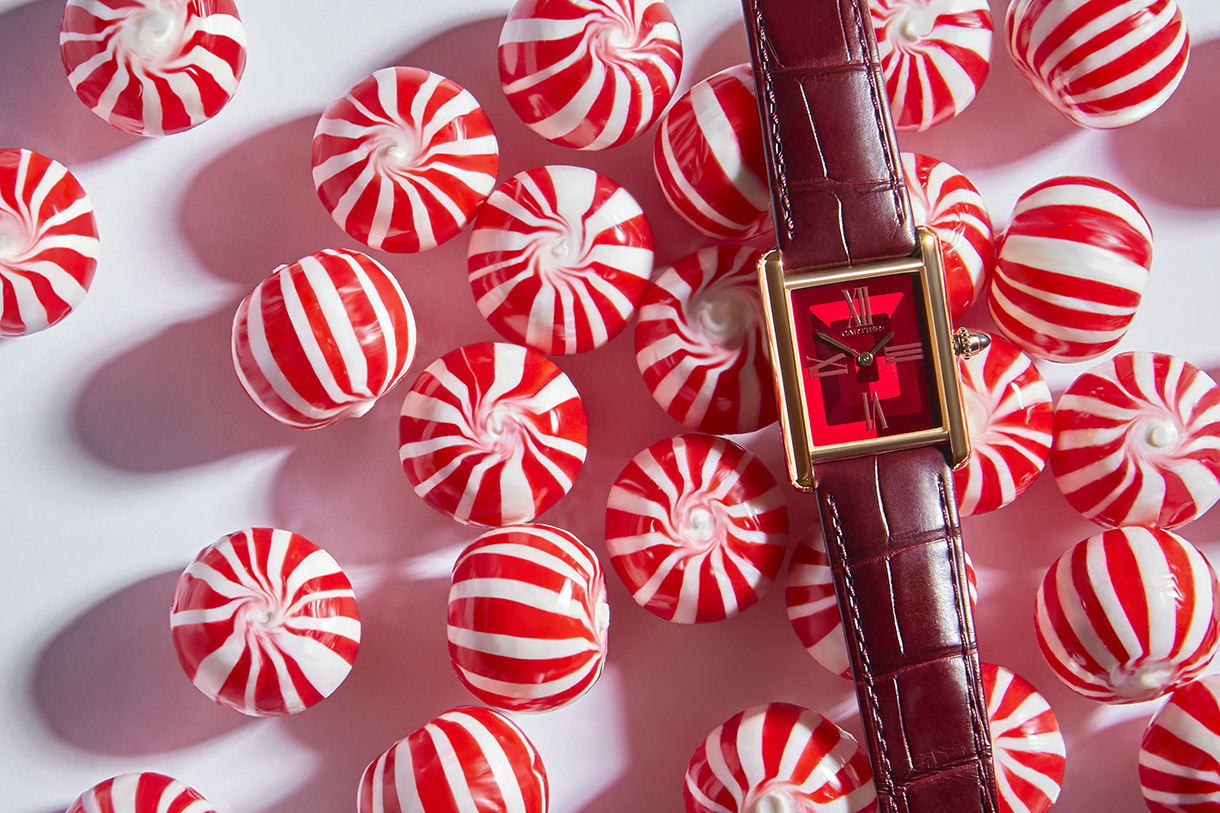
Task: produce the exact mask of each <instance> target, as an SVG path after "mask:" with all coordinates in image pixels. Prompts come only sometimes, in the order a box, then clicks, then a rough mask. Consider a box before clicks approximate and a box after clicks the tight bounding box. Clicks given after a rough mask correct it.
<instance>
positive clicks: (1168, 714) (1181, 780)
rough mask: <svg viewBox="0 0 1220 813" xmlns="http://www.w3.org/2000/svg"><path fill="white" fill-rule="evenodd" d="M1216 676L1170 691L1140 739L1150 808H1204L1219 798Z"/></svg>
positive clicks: (1180, 812)
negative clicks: (1170, 693) (1166, 700)
mask: <svg viewBox="0 0 1220 813" xmlns="http://www.w3.org/2000/svg"><path fill="white" fill-rule="evenodd" d="M1217 731H1220V675H1208V676H1207V677H1202V678H1199V679H1198V680H1196V681H1194V682H1193V683H1188V684H1186V685H1185V686H1183V687H1182V688H1180V689H1178V690H1177V691H1175V692H1174V693H1173V694H1172V695H1170V697H1169V701H1168V702H1167V703H1165V705H1164V706H1162V707H1161V709H1160V711H1158V712H1157V713H1156V715H1155V716H1154V717H1153V718H1152V721H1151V722H1150V723H1149V724H1148V728H1147V729H1146V730H1145V731H1144V736H1143V739H1142V740H1141V741H1140V750H1139V773H1140V791H1141V792H1142V793H1143V795H1144V802H1145V803H1146V804H1147V805H1148V809H1149V810H1151V811H1152V813H1204V812H1205V811H1209V810H1214V809H1215V806H1216V799H1217V798H1220V742H1218V741H1217V739H1216V732H1217Z"/></svg>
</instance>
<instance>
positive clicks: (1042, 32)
mask: <svg viewBox="0 0 1220 813" xmlns="http://www.w3.org/2000/svg"><path fill="white" fill-rule="evenodd" d="M1007 26H1008V52H1009V53H1010V54H1011V55H1012V58H1013V61H1014V62H1015V63H1016V64H1017V67H1018V68H1019V69H1020V70H1021V73H1022V74H1024V76H1025V78H1026V79H1028V80H1029V82H1030V84H1032V85H1033V86H1034V89H1035V90H1037V91H1038V93H1040V94H1042V96H1043V98H1045V99H1046V100H1047V101H1048V102H1050V103H1051V105H1053V106H1054V107H1055V109H1056V110H1058V111H1059V112H1061V113H1063V114H1064V115H1065V116H1067V117H1068V118H1069V119H1071V120H1072V121H1074V122H1076V123H1077V124H1080V125H1083V126H1086V127H1098V128H1114V127H1124V126H1126V125H1128V124H1132V123H1134V122H1137V121H1139V120H1140V119H1142V118H1144V117H1145V116H1147V115H1148V114H1149V113H1152V112H1153V111H1154V110H1156V109H1157V108H1158V107H1160V106H1161V105H1162V104H1164V103H1165V101H1166V100H1167V99H1168V98H1169V97H1170V95H1171V94H1172V93H1173V92H1174V90H1175V89H1176V88H1177V86H1178V83H1179V82H1181V81H1182V75H1183V74H1184V73H1185V72H1186V63H1187V60H1188V59H1189V56H1190V35H1189V33H1188V32H1187V30H1186V23H1185V22H1184V21H1183V19H1182V12H1181V11H1179V10H1178V6H1177V3H1175V2H1174V0H1114V1H1113V2H1106V3H1097V2H1091V1H1090V0H1013V2H1012V3H1011V4H1010V5H1009V6H1008V22H1007Z"/></svg>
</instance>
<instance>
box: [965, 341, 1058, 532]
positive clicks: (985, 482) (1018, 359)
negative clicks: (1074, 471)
mask: <svg viewBox="0 0 1220 813" xmlns="http://www.w3.org/2000/svg"><path fill="white" fill-rule="evenodd" d="M958 369H959V370H960V371H961V376H962V398H963V400H964V401H965V404H966V424H967V426H968V427H969V429H970V460H969V461H968V462H967V464H966V465H965V466H963V467H961V468H959V469H955V470H954V472H953V491H954V494H955V495H956V497H957V505H958V511H959V512H960V513H961V515H962V516H972V515H974V514H983V513H986V512H988V511H994V510H996V509H997V508H1002V507H1003V506H1005V505H1008V504H1009V503H1010V502H1012V501H1013V500H1015V499H1016V498H1017V497H1019V496H1020V495H1021V494H1022V493H1024V491H1025V489H1027V488H1029V487H1030V486H1031V485H1033V482H1034V480H1036V479H1038V475H1039V474H1041V473H1042V470H1043V469H1044V468H1046V461H1047V458H1048V457H1049V456H1050V453H1051V426H1052V424H1053V422H1054V407H1053V406H1052V405H1051V390H1050V387H1048V386H1047V385H1046V380H1045V379H1043V377H1042V374H1041V373H1040V372H1038V368H1037V367H1035V366H1034V362H1033V359H1031V358H1030V357H1029V356H1027V355H1025V354H1024V353H1022V352H1021V351H1020V350H1018V349H1017V347H1016V346H1015V345H1013V344H1012V343H1011V342H1009V341H1007V340H1005V339H1003V338H1000V337H999V336H995V337H993V338H992V339H991V344H990V346H988V347H987V348H986V349H985V350H983V351H982V352H981V353H978V354H977V355H975V356H973V357H971V358H970V359H966V360H961V361H959V362H958Z"/></svg>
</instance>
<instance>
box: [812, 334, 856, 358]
mask: <svg viewBox="0 0 1220 813" xmlns="http://www.w3.org/2000/svg"><path fill="white" fill-rule="evenodd" d="M814 335H816V336H817V337H818V338H819V339H821V340H822V341H824V342H826V343H827V344H829V345H831V346H832V347H837V348H839V349H840V350H842V351H843V352H845V353H850V354H851V357H852V358H854V359H855V360H856V363H857V364H859V363H860V353H859V352H858V351H857V350H856V349H855V348H852V347H848V346H847V345H845V344H843V342H841V341H839V340H838V339H836V338H834V337H833V336H828V335H826V334H825V333H816V334H814Z"/></svg>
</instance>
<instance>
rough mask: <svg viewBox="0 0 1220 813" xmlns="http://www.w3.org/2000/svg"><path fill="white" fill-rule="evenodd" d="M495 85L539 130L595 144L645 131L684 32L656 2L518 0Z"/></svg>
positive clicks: (672, 76)
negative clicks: (498, 86) (679, 30)
mask: <svg viewBox="0 0 1220 813" xmlns="http://www.w3.org/2000/svg"><path fill="white" fill-rule="evenodd" d="M499 62H500V84H501V85H502V86H503V88H504V95H505V96H507V97H508V103H509V104H510V105H512V108H513V110H514V111H515V112H516V114H517V115H518V116H520V117H521V120H522V121H524V122H525V123H526V124H527V125H528V126H529V128H530V129H531V130H533V131H534V132H536V133H537V134H538V135H540V136H542V137H543V138H545V139H547V140H548V141H552V142H554V143H556V144H561V145H563V146H565V147H575V148H576V149H581V150H603V149H606V148H608V147H616V146H618V145H620V144H623V143H626V142H627V141H630V140H631V139H633V138H635V137H636V136H638V135H639V134H640V133H642V132H644V131H645V130H647V129H648V128H649V127H651V126H652V123H653V122H654V121H656V119H657V117H658V116H660V115H661V111H663V110H664V109H665V106H666V105H667V104H669V100H670V99H671V98H673V95H674V88H675V87H676V86H677V84H678V77H679V76H680V75H681V74H682V39H681V37H680V36H679V34H678V26H677V24H676V23H675V22H674V18H673V15H672V14H671V13H670V11H669V7H668V6H666V5H665V3H663V2H662V1H661V0H517V2H516V3H515V4H514V5H513V7H512V10H511V11H510V12H509V13H508V19H506V20H505V21H504V28H503V29H502V30H501V32H500V47H499Z"/></svg>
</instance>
